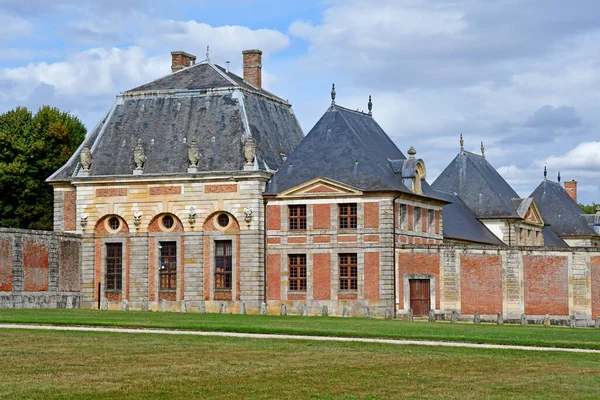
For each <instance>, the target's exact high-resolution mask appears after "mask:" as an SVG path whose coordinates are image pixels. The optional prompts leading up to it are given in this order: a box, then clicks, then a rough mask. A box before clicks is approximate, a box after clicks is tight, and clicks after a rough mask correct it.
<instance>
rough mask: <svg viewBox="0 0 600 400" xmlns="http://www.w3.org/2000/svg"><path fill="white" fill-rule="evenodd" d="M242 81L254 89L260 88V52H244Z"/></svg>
mask: <svg viewBox="0 0 600 400" xmlns="http://www.w3.org/2000/svg"><path fill="white" fill-rule="evenodd" d="M242 55H243V56H244V80H245V81H246V82H248V83H249V84H251V85H253V86H254V87H256V88H258V89H261V88H262V51H260V50H256V49H254V50H244V51H242Z"/></svg>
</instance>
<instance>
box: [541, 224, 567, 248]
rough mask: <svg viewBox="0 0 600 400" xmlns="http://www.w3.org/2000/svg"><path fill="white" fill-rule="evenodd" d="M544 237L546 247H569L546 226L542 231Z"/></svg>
mask: <svg viewBox="0 0 600 400" xmlns="http://www.w3.org/2000/svg"><path fill="white" fill-rule="evenodd" d="M542 234H543V235H544V246H550V247H569V245H568V244H567V242H565V241H564V240H562V239H561V238H560V237H559V236H558V235H557V234H556V233H554V231H553V230H552V229H550V227H549V226H546V227H545V228H544V230H543V231H542Z"/></svg>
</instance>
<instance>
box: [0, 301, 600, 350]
mask: <svg viewBox="0 0 600 400" xmlns="http://www.w3.org/2000/svg"><path fill="white" fill-rule="evenodd" d="M0 322H10V323H37V324H57V325H90V326H119V327H133V328H141V327H144V328H172V329H192V330H201V331H224V332H247V333H288V334H300V335H322V336H348V337H369V338H372V337H376V338H392V339H429V340H444V341H458V342H471V343H492V344H518V345H531V346H551V347H574V348H575V347H577V348H587V349H600V330H597V329H591V328H577V329H569V328H563V327H543V326H526V327H524V326H520V325H502V326H497V325H493V324H481V325H475V324H467V323H456V324H451V323H442V322H436V323H431V322H407V321H395V320H380V319H365V318H337V317H295V316H287V317H280V316H266V315H231V314H228V315H223V314H193V313H187V314H181V313H159V312H145V313H144V312H135V311H129V312H124V311H97V310H56V309H49V310H33V309H2V310H0Z"/></svg>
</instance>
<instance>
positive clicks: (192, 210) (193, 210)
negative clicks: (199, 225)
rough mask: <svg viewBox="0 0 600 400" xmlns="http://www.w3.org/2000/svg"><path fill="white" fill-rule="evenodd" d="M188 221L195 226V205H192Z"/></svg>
mask: <svg viewBox="0 0 600 400" xmlns="http://www.w3.org/2000/svg"><path fill="white" fill-rule="evenodd" d="M188 221H189V222H190V225H192V226H194V224H195V223H196V209H195V208H194V207H190V212H189V215H188Z"/></svg>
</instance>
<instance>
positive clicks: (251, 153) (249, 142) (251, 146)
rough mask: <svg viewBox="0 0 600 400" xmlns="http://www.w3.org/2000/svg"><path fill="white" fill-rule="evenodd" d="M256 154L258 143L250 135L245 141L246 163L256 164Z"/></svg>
mask: <svg viewBox="0 0 600 400" xmlns="http://www.w3.org/2000/svg"><path fill="white" fill-rule="evenodd" d="M255 156H256V144H255V143H254V139H252V136H248V138H247V139H246V142H245V143H244V158H245V159H246V165H247V166H251V165H253V164H254V157H255Z"/></svg>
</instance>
